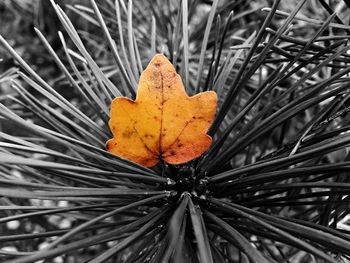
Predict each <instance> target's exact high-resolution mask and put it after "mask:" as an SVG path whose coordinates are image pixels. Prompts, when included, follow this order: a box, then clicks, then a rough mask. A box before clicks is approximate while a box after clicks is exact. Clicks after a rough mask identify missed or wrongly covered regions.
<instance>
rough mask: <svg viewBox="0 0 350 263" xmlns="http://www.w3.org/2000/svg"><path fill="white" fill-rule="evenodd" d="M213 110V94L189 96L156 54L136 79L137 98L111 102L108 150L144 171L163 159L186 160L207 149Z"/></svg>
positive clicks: (118, 99) (163, 57) (214, 102)
mask: <svg viewBox="0 0 350 263" xmlns="http://www.w3.org/2000/svg"><path fill="white" fill-rule="evenodd" d="M216 107H217V96H216V93H215V92H214V91H207V92H202V93H200V94H197V95H195V96H193V97H188V96H187V94H186V91H185V89H184V87H183V84H182V80H181V77H180V76H179V75H178V74H177V73H176V71H175V68H174V66H173V65H172V64H171V63H170V62H169V60H168V59H167V58H166V57H165V56H164V55H162V54H157V55H155V56H154V57H153V59H152V60H151V62H150V63H149V65H148V66H147V68H146V69H145V71H144V72H143V73H142V75H141V77H140V81H139V86H138V91H137V96H136V100H135V101H133V100H130V99H128V98H123V97H122V98H115V99H114V100H113V102H112V106H111V119H110V121H109V127H110V129H111V131H112V133H113V137H114V138H113V139H110V140H108V141H107V143H106V148H107V150H108V151H109V152H111V153H114V154H116V155H118V156H120V157H122V158H126V159H129V160H132V161H134V162H137V163H139V164H141V165H144V166H147V167H152V166H154V165H156V164H157V163H158V162H159V160H161V159H162V160H164V161H165V162H167V163H169V164H180V163H185V162H188V161H190V160H193V159H195V158H196V157H198V156H200V155H201V154H202V153H203V152H205V151H206V150H207V149H208V148H209V146H210V145H211V142H212V138H211V137H210V136H209V135H207V134H206V133H207V131H208V128H209V126H210V125H211V122H212V120H213V118H214V116H215V112H216Z"/></svg>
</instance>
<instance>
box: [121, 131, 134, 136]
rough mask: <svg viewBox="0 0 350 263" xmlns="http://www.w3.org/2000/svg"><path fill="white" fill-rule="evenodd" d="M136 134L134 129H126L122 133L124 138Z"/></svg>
mask: <svg viewBox="0 0 350 263" xmlns="http://www.w3.org/2000/svg"><path fill="white" fill-rule="evenodd" d="M133 134H134V131H133V130H126V131H124V132H123V133H122V135H123V137H124V138H130V137H131V136H132V135H133Z"/></svg>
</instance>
